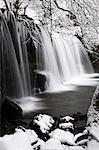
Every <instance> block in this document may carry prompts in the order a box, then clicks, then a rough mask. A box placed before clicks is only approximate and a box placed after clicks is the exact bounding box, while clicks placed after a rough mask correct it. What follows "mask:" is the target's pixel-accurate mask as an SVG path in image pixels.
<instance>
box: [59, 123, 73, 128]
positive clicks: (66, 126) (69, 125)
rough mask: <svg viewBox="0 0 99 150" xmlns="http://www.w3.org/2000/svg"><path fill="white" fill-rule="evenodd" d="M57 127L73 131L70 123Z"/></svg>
mask: <svg viewBox="0 0 99 150" xmlns="http://www.w3.org/2000/svg"><path fill="white" fill-rule="evenodd" d="M59 127H60V128H62V129H74V128H73V124H72V123H71V122H68V123H60V124H59Z"/></svg>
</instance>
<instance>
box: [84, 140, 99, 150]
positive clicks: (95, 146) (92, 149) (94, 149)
mask: <svg viewBox="0 0 99 150" xmlns="http://www.w3.org/2000/svg"><path fill="white" fill-rule="evenodd" d="M86 150H99V142H97V141H96V140H90V141H89V142H88V147H87V149H86Z"/></svg>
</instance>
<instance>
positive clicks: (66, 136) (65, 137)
mask: <svg viewBox="0 0 99 150" xmlns="http://www.w3.org/2000/svg"><path fill="white" fill-rule="evenodd" d="M49 136H50V137H51V138H56V139H58V140H60V142H61V143H67V144H69V145H75V142H74V135H73V134H72V133H70V132H69V131H64V130H61V129H58V128H57V129H55V130H54V131H52V132H51V133H50V134H49Z"/></svg>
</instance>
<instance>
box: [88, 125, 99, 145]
mask: <svg viewBox="0 0 99 150" xmlns="http://www.w3.org/2000/svg"><path fill="white" fill-rule="evenodd" d="M87 129H88V131H89V135H91V136H92V137H93V139H95V140H96V141H97V142H99V125H98V124H97V125H95V124H93V125H92V126H91V127H88V128H87Z"/></svg>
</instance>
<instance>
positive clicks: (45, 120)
mask: <svg viewBox="0 0 99 150" xmlns="http://www.w3.org/2000/svg"><path fill="white" fill-rule="evenodd" d="M33 123H34V124H36V125H38V126H39V127H40V130H41V131H42V133H48V131H49V130H50V128H51V127H52V124H53V123H54V120H53V119H52V117H51V116H49V115H46V114H44V115H42V114H39V115H38V116H36V117H34V120H33Z"/></svg>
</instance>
